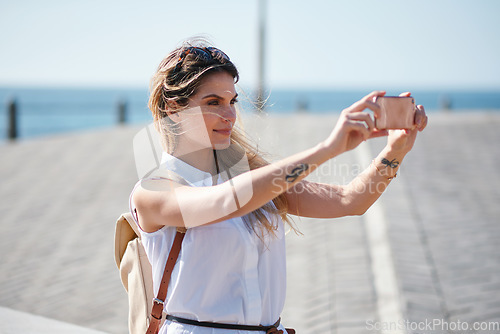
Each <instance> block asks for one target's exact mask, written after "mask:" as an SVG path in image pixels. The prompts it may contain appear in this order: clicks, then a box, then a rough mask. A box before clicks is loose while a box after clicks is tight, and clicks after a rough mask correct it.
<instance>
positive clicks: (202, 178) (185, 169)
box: [160, 152, 212, 186]
mask: <svg viewBox="0 0 500 334" xmlns="http://www.w3.org/2000/svg"><path fill="white" fill-rule="evenodd" d="M161 168H165V169H168V170H171V171H172V172H175V173H176V174H178V175H180V176H181V177H183V178H184V179H185V180H186V181H188V182H189V183H191V184H192V185H193V186H211V185H212V175H211V174H210V173H207V172H204V171H202V170H200V169H198V168H196V167H193V166H191V165H190V164H188V163H186V162H184V161H182V160H181V159H179V158H177V157H174V156H173V155H171V154H168V153H167V152H163V153H162V156H161V164H160V169H161Z"/></svg>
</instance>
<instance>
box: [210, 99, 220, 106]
mask: <svg viewBox="0 0 500 334" xmlns="http://www.w3.org/2000/svg"><path fill="white" fill-rule="evenodd" d="M208 105H209V106H218V105H219V101H217V100H212V101H208Z"/></svg>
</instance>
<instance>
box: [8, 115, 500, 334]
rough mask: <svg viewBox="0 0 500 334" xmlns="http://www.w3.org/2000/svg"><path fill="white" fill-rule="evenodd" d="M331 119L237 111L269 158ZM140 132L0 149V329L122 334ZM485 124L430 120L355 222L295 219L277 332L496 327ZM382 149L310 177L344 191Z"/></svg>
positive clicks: (492, 193) (498, 238)
mask: <svg viewBox="0 0 500 334" xmlns="http://www.w3.org/2000/svg"><path fill="white" fill-rule="evenodd" d="M335 120H336V117H335V116H331V115H323V116H321V115H309V114H294V115H292V116H290V115H275V116H272V117H263V118H262V119H258V117H255V116H251V117H249V119H248V120H247V123H246V124H247V128H246V130H247V132H248V133H250V134H251V135H252V136H253V137H255V138H258V139H259V140H258V142H259V145H260V146H261V147H263V148H264V149H265V150H268V151H270V152H272V153H273V154H274V155H273V157H272V158H273V159H277V158H279V157H284V156H286V155H288V154H292V153H294V152H298V151H300V150H302V149H305V148H308V147H311V146H313V145H315V144H316V143H317V142H319V141H320V140H322V139H324V138H325V137H326V136H327V135H328V134H329V132H330V131H331V129H332V127H333V125H334V124H335ZM140 128H141V127H140V126H126V127H117V128H113V129H106V130H99V131H90V132H84V133H73V134H66V135H59V136H52V137H46V138H42V139H36V140H26V141H19V142H17V143H12V144H3V145H0V156H1V157H2V163H1V164H0V172H1V175H2V183H1V186H0V198H1V201H0V210H1V212H2V213H3V215H2V217H3V219H2V220H1V221H0V228H1V231H2V232H1V234H0V251H1V253H2V257H1V260H0V319H2V323H0V333H7V331H6V330H7V329H10V330H11V332H12V333H14V332H15V331H12V324H10V323H9V324H8V325H7V323H6V321H5V320H4V319H9V317H8V316H6V314H7V315H8V314H11V313H9V312H13V311H10V310H6V308H9V309H12V310H16V311H22V312H27V313H31V314H34V315H37V316H43V317H47V318H51V319H55V320H58V321H63V322H67V323H70V324H73V325H78V326H81V327H87V328H89V329H93V330H97V331H102V332H106V333H112V334H115V333H116V334H118V333H127V311H128V305H127V296H126V293H125V290H124V289H123V287H122V286H121V283H120V280H119V275H118V271H117V269H116V266H115V264H114V259H113V235H114V221H115V220H116V218H117V217H118V215H119V214H120V213H121V212H124V211H126V210H127V209H128V208H127V207H128V194H129V192H130V190H131V188H132V186H133V184H134V183H135V181H136V178H137V176H136V172H135V164H134V159H133V152H132V138H133V136H134V135H135V134H136V133H137V132H138V131H139V130H140ZM499 128H500V113H496V114H483V113H467V114H465V113H464V114H431V115H430V120H429V127H428V129H427V130H426V131H425V132H424V133H422V134H420V136H419V138H418V141H417V144H416V145H415V147H414V150H413V151H412V152H411V153H410V154H409V155H408V156H407V158H406V159H405V160H404V164H403V166H402V168H401V170H400V175H399V176H398V177H397V178H396V179H395V180H394V181H393V182H392V184H391V186H390V187H389V189H388V191H387V192H386V193H385V194H384V195H383V196H382V198H381V201H379V202H377V204H376V205H375V206H374V207H372V209H370V210H369V211H368V212H367V214H365V215H364V216H361V217H347V218H341V219H335V220H312V219H298V218H297V219H295V220H296V222H297V225H298V226H299V228H300V230H301V231H302V232H303V234H304V235H303V236H297V235H294V234H293V233H290V234H289V235H288V236H287V243H288V244H287V252H288V278H289V282H288V296H287V306H286V309H285V311H284V313H283V320H284V322H285V324H286V325H287V326H294V327H295V328H296V329H297V330H298V333H302V334H309V333H348V334H350V333H378V332H380V329H385V328H388V327H391V328H390V329H394V330H393V331H391V332H393V333H474V332H477V333H498V332H500V329H499V328H498V327H496V330H495V329H494V328H493V329H492V327H491V326H494V324H489V323H495V322H496V323H497V326H498V325H499V323H500V256H499V254H500V246H499V245H500V205H499V203H500V173H498V167H497V166H500V148H499V143H500V131H499V130H498V129H499ZM383 145H384V143H383V140H375V141H370V142H369V143H368V144H366V145H363V146H362V147H360V148H358V149H356V150H355V151H352V152H349V153H347V154H344V155H342V156H340V157H338V158H336V159H334V160H333V161H331V162H330V163H329V164H328V165H326V166H323V167H322V168H320V169H319V171H318V172H317V173H315V174H314V175H311V176H310V178H311V179H316V180H318V181H321V182H335V183H345V182H349V180H350V179H352V178H353V177H354V175H355V174H356V173H357V172H359V171H360V169H362V168H365V167H367V166H368V165H369V164H370V161H371V159H373V158H374V157H375V156H376V154H377V153H378V151H379V150H380V149H381V148H382V147H383ZM15 314H17V312H15ZM2 315H3V316H2ZM7 321H8V320H7ZM18 323H19V324H20V325H21V326H23V325H24V326H28V324H27V322H18ZM474 324H476V325H477V326H483V328H484V327H485V326H488V325H489V326H490V329H492V330H490V331H486V330H484V331H482V330H478V331H473V330H472V326H474ZM430 325H432V326H430ZM465 325H467V326H469V329H470V330H469V331H465V330H463V329H464V326H465ZM8 326H10V327H8ZM30 326H34V325H30ZM416 326H420V328H416ZM422 326H427V327H425V328H424V327H422ZM429 326H430V327H429ZM457 326H462V327H458V328H457ZM447 329H448V330H447ZM453 329H456V330H455V331H453ZM11 332H8V333H11ZM18 332H19V333H23V332H26V333H28V332H29V333H37V332H39V333H44V332H43V331H33V330H32V331H28V330H27V329H26V328H23V327H21V328H20V329H19V331H18Z"/></svg>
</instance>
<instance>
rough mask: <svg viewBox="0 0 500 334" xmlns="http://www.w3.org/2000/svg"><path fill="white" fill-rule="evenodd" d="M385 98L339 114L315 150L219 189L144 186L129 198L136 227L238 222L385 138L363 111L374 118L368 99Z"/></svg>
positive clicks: (150, 229) (364, 101)
mask: <svg viewBox="0 0 500 334" xmlns="http://www.w3.org/2000/svg"><path fill="white" fill-rule="evenodd" d="M384 94H385V92H373V93H371V94H369V95H367V96H365V97H364V98H363V99H362V100H360V101H358V102H356V103H355V104H353V105H352V106H351V107H350V108H348V109H346V110H344V111H343V112H342V115H341V118H340V119H339V121H338V122H337V124H336V126H335V128H334V130H333V131H332V134H331V135H330V136H329V137H328V138H327V140H325V141H323V142H321V143H319V144H318V145H316V146H315V147H313V148H310V149H308V150H305V151H303V152H300V153H297V154H294V155H292V156H290V157H288V158H286V159H283V160H280V161H278V162H275V163H272V164H269V165H267V166H264V167H261V168H258V169H255V170H251V171H248V172H246V173H243V174H241V175H238V176H236V177H234V178H233V179H231V180H229V181H226V182H224V183H222V184H219V185H215V186H211V187H189V186H183V185H180V184H178V183H175V182H173V181H169V180H161V181H160V180H157V181H145V182H147V184H143V185H141V186H140V187H138V189H137V190H136V191H135V192H134V194H133V201H134V203H135V205H136V208H137V211H138V217H139V224H140V225H141V227H142V229H143V230H145V231H147V232H153V231H156V230H158V229H159V228H161V227H162V226H164V225H169V226H185V227H188V228H189V227H194V226H199V225H204V224H210V223H216V222H219V221H223V220H226V219H229V218H232V217H238V216H243V215H246V214H248V213H250V212H252V211H254V210H256V209H258V208H260V207H261V206H262V205H264V204H265V203H267V202H269V201H271V200H272V199H273V198H275V197H276V196H278V195H279V194H281V193H283V192H285V191H287V190H289V189H290V188H292V187H294V186H295V185H296V184H297V183H299V182H301V181H302V180H303V178H304V177H306V176H307V175H308V174H310V173H311V172H312V171H314V170H315V169H316V168H317V167H318V166H319V165H321V164H322V163H324V162H325V161H327V160H329V159H331V158H333V157H335V156H337V155H339V154H341V153H343V152H345V151H348V150H351V149H353V148H355V147H356V146H358V145H359V144H360V143H361V142H363V141H364V140H366V139H368V138H371V137H376V136H380V135H385V134H386V133H380V132H377V131H375V130H374V124H373V120H372V118H371V117H370V114H369V113H368V112H365V111H364V110H365V109H371V110H372V111H373V112H375V113H377V112H378V111H379V108H378V106H377V105H376V104H375V103H373V102H372V101H373V97H375V96H382V95H384ZM153 182H154V183H155V184H154V185H153V184H152V183H153ZM242 194H243V195H242ZM333 204H335V203H333ZM292 213H293V212H292Z"/></svg>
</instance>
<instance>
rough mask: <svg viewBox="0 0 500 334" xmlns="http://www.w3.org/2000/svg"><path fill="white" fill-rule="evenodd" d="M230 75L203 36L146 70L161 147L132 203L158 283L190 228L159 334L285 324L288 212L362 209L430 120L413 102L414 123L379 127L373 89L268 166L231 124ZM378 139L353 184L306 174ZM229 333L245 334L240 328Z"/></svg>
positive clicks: (327, 214)
mask: <svg viewBox="0 0 500 334" xmlns="http://www.w3.org/2000/svg"><path fill="white" fill-rule="evenodd" d="M237 81H238V71H237V69H236V67H235V66H234V64H233V63H232V62H231V60H230V59H229V57H228V56H227V55H226V54H224V53H223V52H222V51H220V50H219V49H216V48H213V47H209V46H206V44H204V43H198V44H196V45H193V44H189V43H185V44H184V45H183V46H182V47H180V48H178V49H176V50H174V51H173V52H171V53H170V54H169V55H168V56H167V57H166V58H165V59H164V60H163V61H162V63H161V64H160V66H159V67H158V70H157V72H156V73H155V75H154V77H153V79H152V84H151V96H150V101H149V107H150V109H151V111H152V113H153V117H154V120H155V125H156V127H157V130H158V131H159V133H160V135H161V138H162V146H163V150H164V153H163V156H162V161H161V165H160V167H159V169H158V171H157V172H156V173H155V174H156V176H153V177H148V178H145V179H143V180H141V181H140V182H139V183H138V185H137V186H136V188H135V189H134V191H133V192H132V194H131V199H132V201H131V202H132V208H131V210H132V212H133V215H134V217H135V218H136V221H137V223H138V225H139V227H140V229H141V234H142V242H143V244H144V247H145V250H146V253H147V255H148V258H149V260H150V262H151V264H152V268H153V283H154V284H153V285H154V291H155V292H156V291H157V290H158V286H159V282H160V280H161V277H162V274H163V269H164V267H165V263H166V257H167V255H168V253H169V251H170V247H171V245H172V242H173V238H174V235H175V234H176V228H178V227H185V228H187V232H186V234H185V238H184V240H183V243H182V250H181V254H180V255H179V260H178V262H177V264H176V266H175V268H174V270H173V272H172V279H171V281H170V284H169V288H168V296H167V302H166V303H165V305H164V310H165V312H166V313H167V314H168V315H170V316H169V317H168V318H167V321H166V322H165V324H164V326H163V327H162V329H161V331H160V333H166V332H167V328H168V333H170V334H171V333H220V332H221V330H220V329H216V328H211V327H205V326H201V324H200V323H197V322H208V323H223V324H231V325H263V326H270V325H273V324H274V325H275V326H276V327H277V328H278V329H279V330H284V327H283V325H281V324H279V318H280V313H281V311H282V309H283V306H284V299H285V293H286V291H285V286H286V282H285V280H286V272H285V239H284V222H285V223H288V224H290V221H289V219H288V215H300V216H306V217H317V218H333V217H342V216H347V215H360V214H363V213H364V212H365V211H366V210H367V209H368V208H369V207H370V206H371V205H372V204H373V203H374V202H375V201H376V200H377V198H378V197H379V196H380V195H381V193H382V192H383V191H384V190H385V188H386V187H387V185H388V184H389V183H390V182H391V180H392V178H394V177H395V176H396V172H397V170H398V168H399V165H400V163H401V161H402V160H403V158H404V156H405V155H406V154H407V153H408V152H409V151H410V150H411V148H412V146H413V143H414V141H415V138H416V135H417V132H418V131H422V130H423V129H424V128H425V126H426V123H427V117H426V115H425V112H424V109H423V107H422V106H418V107H417V111H416V116H415V125H414V127H413V129H410V130H398V131H392V132H390V133H388V132H387V131H377V130H376V129H375V126H374V121H373V119H372V117H371V116H370V113H369V112H367V111H365V110H366V109H369V110H372V111H373V113H374V114H375V116H377V115H378V113H379V112H380V108H379V106H378V105H377V104H376V103H374V102H373V101H374V98H375V97H377V96H383V95H384V94H385V93H384V92H379V91H377V92H373V93H371V94H369V95H367V96H366V97H364V98H363V99H361V100H360V101H358V102H356V103H355V104H353V105H352V106H351V107H349V108H347V109H345V110H344V111H342V113H341V115H340V118H339V120H338V122H337V124H336V125H335V127H334V128H333V131H332V132H331V134H330V136H329V137H328V138H326V139H325V140H324V141H322V142H320V143H318V144H317V145H316V146H314V147H312V148H310V149H308V150H305V151H303V152H300V153H297V154H295V155H292V156H290V157H288V158H286V159H283V160H281V161H277V162H275V163H272V164H269V163H267V162H266V161H265V160H264V159H263V158H262V157H261V156H260V155H259V153H258V152H257V150H256V149H255V148H253V147H252V146H251V145H249V143H248V142H247V140H246V139H245V137H244V136H243V134H242V132H241V131H240V130H239V129H238V127H237V126H235V123H236V122H237V121H238V120H237V113H236V109H235V103H236V102H237V96H238V94H237V93H236V90H235V83H236V82H237ZM406 95H409V94H406ZM379 136H387V145H386V147H385V148H384V149H383V150H382V152H381V153H380V154H379V155H378V157H377V158H375V160H374V162H373V164H372V165H371V166H370V167H368V168H367V169H366V170H365V171H364V172H363V173H361V174H360V175H359V176H357V177H356V178H355V179H354V180H353V181H352V182H351V183H350V184H348V185H345V186H338V185H327V184H318V183H314V182H309V181H307V180H304V178H305V177H306V176H307V175H308V174H310V173H311V172H312V171H314V170H315V169H316V167H318V166H319V165H321V164H322V163H324V162H326V161H328V160H330V159H332V158H333V157H335V156H337V155H339V154H341V153H343V152H346V151H348V150H351V149H353V148H355V147H356V146H358V145H359V144H360V143H361V142H363V141H365V140H367V139H370V138H373V137H379ZM370 185H376V186H370ZM290 226H291V224H290ZM292 228H293V226H292ZM193 320H194V321H193ZM205 325H206V324H205ZM225 331H227V332H228V333H251V332H247V331H242V330H239V329H237V326H234V329H231V330H225Z"/></svg>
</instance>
